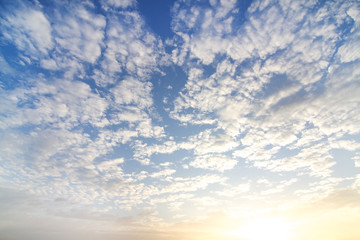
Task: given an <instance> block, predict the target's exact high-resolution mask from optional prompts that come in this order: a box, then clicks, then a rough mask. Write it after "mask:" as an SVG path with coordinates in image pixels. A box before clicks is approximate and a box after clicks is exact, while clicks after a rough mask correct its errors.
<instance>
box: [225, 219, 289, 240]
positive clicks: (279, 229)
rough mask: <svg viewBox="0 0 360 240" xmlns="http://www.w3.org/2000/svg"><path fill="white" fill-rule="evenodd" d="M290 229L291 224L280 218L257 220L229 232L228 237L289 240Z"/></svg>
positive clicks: (251, 239)
mask: <svg viewBox="0 0 360 240" xmlns="http://www.w3.org/2000/svg"><path fill="white" fill-rule="evenodd" d="M291 228H292V226H291V224H290V223H289V222H288V221H286V220H284V219H281V218H275V217H271V218H270V217H269V218H259V219H254V220H252V221H250V222H248V223H246V224H245V225H243V226H242V227H240V228H238V229H236V230H233V231H231V233H230V235H232V236H236V237H239V238H241V239H246V240H290V232H291Z"/></svg>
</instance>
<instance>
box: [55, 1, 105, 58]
mask: <svg viewBox="0 0 360 240" xmlns="http://www.w3.org/2000/svg"><path fill="white" fill-rule="evenodd" d="M60 15H63V13H60ZM57 20H58V21H56V24H55V25H54V31H55V32H56V36H55V41H56V42H57V43H58V44H59V45H60V46H61V48H62V51H64V52H68V53H70V54H69V55H70V56H75V57H77V58H78V59H80V60H82V61H87V62H90V63H95V61H96V60H97V58H98V57H99V56H100V54H101V51H102V47H103V46H102V40H103V39H104V28H105V26H106V20H105V17H104V16H102V15H98V14H95V13H92V12H90V11H88V10H87V9H85V8H84V7H77V8H75V9H69V10H68V12H67V13H66V15H65V16H62V17H61V19H60V16H59V19H57Z"/></svg>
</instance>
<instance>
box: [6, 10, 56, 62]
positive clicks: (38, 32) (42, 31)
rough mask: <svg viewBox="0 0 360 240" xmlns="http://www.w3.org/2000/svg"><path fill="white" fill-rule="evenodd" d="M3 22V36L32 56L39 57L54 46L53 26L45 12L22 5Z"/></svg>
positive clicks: (8, 14)
mask: <svg viewBox="0 0 360 240" xmlns="http://www.w3.org/2000/svg"><path fill="white" fill-rule="evenodd" d="M4 18H5V20H4V21H2V22H1V25H2V27H3V28H4V31H3V36H4V37H5V39H7V40H8V41H11V42H12V43H14V44H15V45H16V47H17V48H18V49H20V50H23V51H25V53H26V54H27V55H28V56H30V57H31V58H35V59H37V58H38V57H40V56H41V54H47V53H48V51H49V50H50V49H52V48H53V46H54V43H53V37H52V28H51V25H50V23H49V21H48V19H47V17H46V16H45V15H44V13H43V12H41V11H40V10H39V9H33V8H32V6H25V5H21V6H20V7H19V8H18V9H16V10H15V11H14V12H13V13H12V14H11V13H10V12H9V13H7V14H5V17H4Z"/></svg>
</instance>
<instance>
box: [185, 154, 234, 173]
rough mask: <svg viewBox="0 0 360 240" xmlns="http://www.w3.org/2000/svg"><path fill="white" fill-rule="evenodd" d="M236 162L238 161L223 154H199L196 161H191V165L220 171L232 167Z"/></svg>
mask: <svg viewBox="0 0 360 240" xmlns="http://www.w3.org/2000/svg"><path fill="white" fill-rule="evenodd" d="M236 164H237V161H236V160H235V159H232V158H229V157H226V156H223V155H202V156H197V157H196V158H195V160H194V161H191V162H190V163H189V165H190V166H192V167H194V168H202V169H209V170H213V171H220V172H223V171H225V170H229V169H232V168H234V167H235V165H236Z"/></svg>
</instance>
